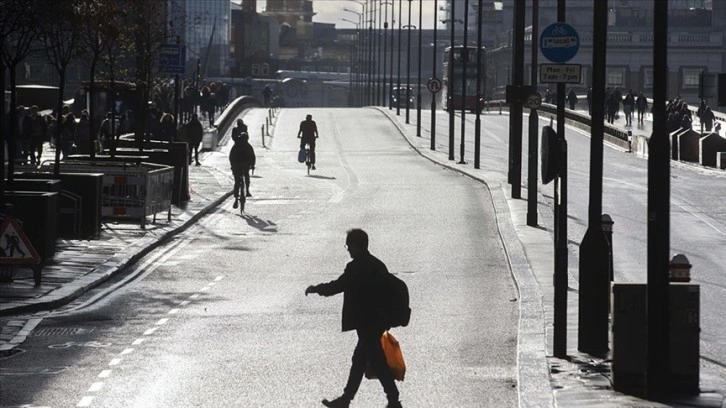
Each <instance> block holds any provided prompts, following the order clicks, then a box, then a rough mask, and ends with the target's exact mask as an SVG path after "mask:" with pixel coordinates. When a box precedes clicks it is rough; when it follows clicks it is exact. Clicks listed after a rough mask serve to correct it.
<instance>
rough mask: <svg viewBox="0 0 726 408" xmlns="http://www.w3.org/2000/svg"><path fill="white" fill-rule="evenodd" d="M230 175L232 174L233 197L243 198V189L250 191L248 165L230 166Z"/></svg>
mask: <svg viewBox="0 0 726 408" xmlns="http://www.w3.org/2000/svg"><path fill="white" fill-rule="evenodd" d="M232 175H233V176H234V190H233V192H234V198H240V197H241V198H242V200H244V197H245V189H246V190H247V191H248V192H249V191H250V166H235V167H232ZM240 192H241V194H240Z"/></svg>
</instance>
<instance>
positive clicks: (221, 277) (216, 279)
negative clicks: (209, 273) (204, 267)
mask: <svg viewBox="0 0 726 408" xmlns="http://www.w3.org/2000/svg"><path fill="white" fill-rule="evenodd" d="M222 279H224V276H217V277H216V278H214V281H215V282H219V281H221V280H222Z"/></svg>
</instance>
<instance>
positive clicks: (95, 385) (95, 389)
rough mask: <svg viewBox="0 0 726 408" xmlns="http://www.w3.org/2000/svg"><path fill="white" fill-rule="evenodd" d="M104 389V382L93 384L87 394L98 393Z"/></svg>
mask: <svg viewBox="0 0 726 408" xmlns="http://www.w3.org/2000/svg"><path fill="white" fill-rule="evenodd" d="M101 388H103V381H99V382H95V383H93V384H91V387H90V388H89V389H88V391H87V392H96V391H98V390H100V389H101Z"/></svg>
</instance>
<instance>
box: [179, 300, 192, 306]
mask: <svg viewBox="0 0 726 408" xmlns="http://www.w3.org/2000/svg"><path fill="white" fill-rule="evenodd" d="M189 303H191V302H190V301H188V300H184V301H181V302H179V306H186V305H188V304H189Z"/></svg>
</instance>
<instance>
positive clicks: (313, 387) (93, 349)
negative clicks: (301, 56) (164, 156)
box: [0, 109, 518, 407]
mask: <svg viewBox="0 0 726 408" xmlns="http://www.w3.org/2000/svg"><path fill="white" fill-rule="evenodd" d="M265 112H266V111H253V112H252V113H250V114H252V115H255V114H257V115H264V114H265ZM307 113H311V114H312V115H313V118H314V119H315V120H316V121H317V124H318V128H319V130H320V135H321V137H320V139H319V141H318V146H317V151H318V163H317V168H318V169H317V170H316V171H314V172H313V174H312V175H311V176H306V169H305V167H304V165H302V164H300V163H298V162H297V161H296V156H297V151H298V147H299V146H298V139H296V138H295V135H296V133H297V127H298V123H299V121H301V120H303V119H304V117H305V114H307ZM267 147H268V148H267V149H263V148H261V147H257V154H258V166H257V170H256V171H255V176H254V177H253V179H252V186H251V191H252V194H253V195H254V197H253V198H252V199H251V200H249V201H248V204H247V208H246V210H247V212H246V214H240V213H239V210H234V209H232V202H231V200H230V201H228V202H226V203H224V204H223V205H222V206H221V207H220V208H218V209H217V210H216V211H214V212H212V213H211V214H210V215H209V216H207V217H205V218H203V219H202V220H201V221H200V222H199V223H198V224H197V225H195V226H193V227H192V228H190V229H188V230H187V231H185V232H184V233H182V234H180V235H178V236H177V237H176V238H175V239H174V240H173V241H171V242H170V243H168V244H167V245H165V246H163V247H161V248H159V249H158V250H156V251H154V252H153V253H151V254H150V255H149V256H147V257H146V258H144V259H143V260H141V261H140V262H139V263H138V264H137V265H136V267H134V268H131V269H130V270H129V271H128V273H127V274H125V275H124V276H119V277H117V278H116V279H115V280H114V281H113V282H108V283H107V284H105V285H104V286H103V287H99V288H97V289H96V290H94V291H92V292H90V293H88V294H87V295H86V296H84V297H83V298H81V299H78V300H77V301H76V302H74V303H73V304H71V305H67V306H66V307H63V308H61V309H59V310H56V311H53V312H52V313H50V314H48V315H47V316H46V317H45V318H44V319H43V321H42V322H41V324H40V325H39V326H38V327H37V328H36V329H35V330H34V333H33V335H31V336H30V337H29V338H28V340H26V342H25V343H23V345H22V349H23V352H22V353H19V354H16V355H15V356H13V357H11V358H9V359H6V360H5V361H3V362H2V370H0V386H1V387H2V395H1V396H0V405H2V406H3V407H11V406H27V407H41V406H49V407H50V406H53V407H61V406H92V407H200V406H204V407H209V406H220V407H222V406H224V407H293V406H294V407H315V406H320V400H321V399H323V398H334V397H337V396H338V395H340V393H341V392H342V388H343V386H344V384H345V380H346V378H347V373H348V369H349V364H350V357H351V355H352V351H353V348H354V346H355V342H356V336H355V334H354V333H351V332H347V333H341V332H340V324H341V323H340V311H341V306H342V296H337V297H331V298H322V297H318V296H315V295H312V296H308V297H305V296H304V289H305V288H306V287H307V286H308V285H309V284H316V283H320V282H325V281H329V280H332V279H335V278H336V277H337V276H338V275H339V274H340V273H341V272H342V270H343V267H344V265H345V263H346V262H348V260H349V258H348V254H347V251H346V250H345V248H344V246H343V244H344V240H345V231H346V230H347V229H349V228H352V227H361V228H363V229H365V230H367V231H368V233H369V236H370V241H371V242H370V250H371V252H372V253H373V254H374V255H376V256H378V257H379V258H380V259H381V260H383V261H384V262H385V263H386V264H387V265H388V268H389V270H391V271H392V272H394V273H396V274H398V275H399V276H400V277H402V278H403V279H404V280H405V281H406V282H407V283H408V286H409V290H410V293H411V306H412V309H413V315H412V320H411V323H410V325H409V326H408V327H405V328H397V329H394V330H392V332H393V333H394V335H396V336H397V338H398V339H399V341H400V342H401V347H402V349H403V353H404V356H405V358H406V362H407V365H408V372H407V375H406V380H405V381H404V382H402V383H398V384H399V388H400V390H401V399H402V402H403V405H404V406H408V407H483V406H484V407H508V406H509V407H513V406H517V393H516V391H517V390H516V382H515V378H516V344H517V316H518V303H517V295H516V290H515V288H514V285H513V281H512V278H511V276H510V272H509V269H508V265H507V262H506V259H505V255H504V251H503V246H502V243H501V240H500V237H499V236H498V234H497V227H496V222H495V216H494V211H493V208H492V204H491V200H490V197H489V194H488V191H487V189H486V187H485V186H483V185H481V184H480V183H476V182H474V181H472V180H470V179H469V178H466V177H463V176H461V175H459V174H457V173H455V172H452V171H450V170H446V169H444V168H442V167H440V166H437V165H434V164H432V163H431V162H429V161H427V160H424V159H422V158H421V157H420V156H419V155H417V154H416V153H415V152H414V151H413V150H412V149H411V148H410V147H409V145H408V144H407V143H406V142H405V141H404V139H403V138H402V137H401V136H400V135H399V134H398V133H397V130H396V129H395V127H394V126H393V125H392V124H391V123H390V121H388V119H386V118H385V117H383V116H382V115H380V113H378V112H376V111H375V110H360V109H350V110H349V109H305V110H297V109H286V110H284V111H282V112H280V116H279V117H278V122H277V125H276V127H275V133H274V135H273V137H272V138H270V139H268V140H267ZM228 149H229V146H226V147H224V148H223V149H222V151H221V152H219V153H215V154H213V155H211V156H210V157H209V158H208V159H207V160H206V161H205V163H204V165H205V166H219V167H220V168H227V167H228V163H227V159H226V152H227V151H228ZM384 405H385V396H384V394H383V391H382V389H381V387H380V384H379V383H378V382H377V381H369V380H364V383H363V385H362V387H361V389H360V391H359V394H358V397H357V398H356V400H355V402H354V406H356V407H379V406H384Z"/></svg>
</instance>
